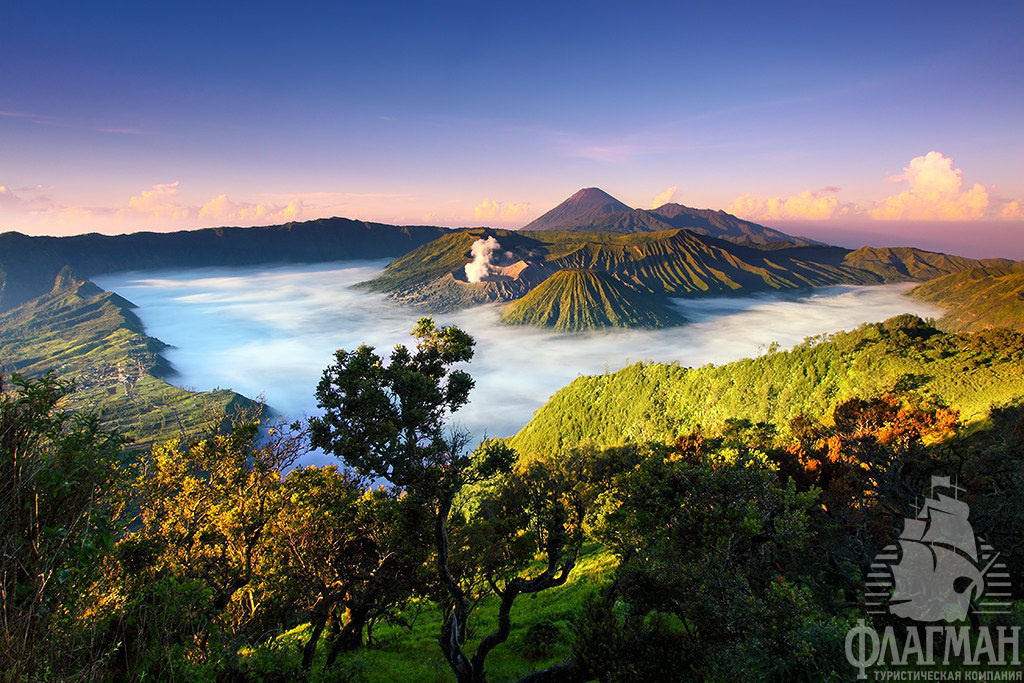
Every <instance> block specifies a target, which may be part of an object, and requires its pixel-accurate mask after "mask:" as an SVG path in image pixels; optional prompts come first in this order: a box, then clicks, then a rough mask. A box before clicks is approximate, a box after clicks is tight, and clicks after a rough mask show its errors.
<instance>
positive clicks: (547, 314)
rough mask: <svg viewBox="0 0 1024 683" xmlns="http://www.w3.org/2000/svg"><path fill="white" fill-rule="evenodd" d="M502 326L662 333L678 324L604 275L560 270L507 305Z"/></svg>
mask: <svg viewBox="0 0 1024 683" xmlns="http://www.w3.org/2000/svg"><path fill="white" fill-rule="evenodd" d="M501 320H502V322H505V323H508V324H510V325H535V326H537V327H552V328H554V329H556V330H566V331H579V330H597V329H602V328H605V327H665V326H667V325H679V324H681V323H683V322H684V319H683V316H681V315H680V314H679V313H677V312H676V311H673V310H672V309H671V308H670V307H669V306H667V305H666V304H665V302H664V300H663V299H662V298H659V297H655V296H652V295H651V294H650V293H649V292H643V291H640V290H638V289H636V288H634V287H630V286H629V285H626V284H624V283H623V282H622V281H621V280H619V279H618V278H616V277H615V276H614V275H611V274H610V273H602V272H595V271H592V270H560V271H558V272H557V273H555V274H554V275H552V276H551V277H549V278H548V279H547V280H545V281H544V282H542V283H541V284H540V285H538V286H537V287H535V288H534V289H533V290H532V291H531V292H530V293H529V294H527V295H526V296H524V297H523V298H521V299H519V300H517V301H514V302H512V303H511V304H509V305H508V306H507V307H506V308H505V310H504V311H503V313H502V316H501Z"/></svg>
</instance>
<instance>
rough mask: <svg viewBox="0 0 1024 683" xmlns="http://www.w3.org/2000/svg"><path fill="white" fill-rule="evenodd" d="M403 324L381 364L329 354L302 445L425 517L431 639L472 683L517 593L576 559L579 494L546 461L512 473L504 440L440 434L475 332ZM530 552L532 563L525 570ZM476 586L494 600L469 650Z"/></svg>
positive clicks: (461, 401) (468, 383)
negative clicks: (390, 489)
mask: <svg viewBox="0 0 1024 683" xmlns="http://www.w3.org/2000/svg"><path fill="white" fill-rule="evenodd" d="M412 334H413V336H414V337H415V338H416V346H415V348H414V349H413V350H410V349H408V348H406V347H405V346H402V345H398V346H396V347H395V349H394V350H393V351H392V352H391V355H390V358H389V359H388V362H385V360H384V359H383V358H382V357H380V356H379V355H377V354H376V353H375V352H374V349H373V348H372V347H369V346H365V345H364V346H360V347H359V348H358V349H356V350H355V351H354V352H349V351H344V350H339V351H338V352H337V353H336V354H335V362H334V363H333V364H332V365H331V366H329V367H328V368H327V369H326V370H325V371H324V373H323V377H322V379H321V381H320V383H319V385H318V387H317V392H316V396H317V402H318V405H319V406H320V407H321V408H322V409H323V410H324V415H323V416H322V417H318V418H314V419H312V420H311V421H310V432H311V434H312V443H313V445H314V446H317V447H320V448H322V449H324V450H325V451H327V452H330V453H333V454H334V455H336V456H338V457H339V458H341V459H342V460H344V461H345V462H346V463H347V464H348V465H350V466H351V467H353V468H354V469H355V470H356V471H358V472H359V473H360V474H362V475H364V476H370V477H376V478H378V479H382V480H387V481H388V482H389V483H390V484H391V485H392V486H394V487H396V488H397V489H399V490H401V491H403V492H404V493H405V495H407V496H409V497H410V499H411V500H412V501H414V504H416V505H418V506H420V507H421V509H422V510H423V511H424V512H425V513H426V514H427V515H428V516H429V518H430V519H431V520H432V523H431V525H432V527H433V529H432V534H431V545H432V548H431V550H432V551H433V572H432V573H433V579H434V581H435V584H436V586H437V594H438V596H439V598H440V600H441V603H442V606H443V613H444V620H443V625H442V629H441V634H440V637H439V644H440V648H441V651H442V653H443V655H444V657H445V660H446V661H447V662H448V664H449V666H450V667H451V669H452V671H453V673H454V674H455V676H456V678H457V679H458V680H459V681H460V682H470V681H472V682H479V681H483V680H485V679H486V667H485V664H486V658H487V656H488V654H489V653H490V652H491V651H492V650H493V649H494V648H495V647H497V646H498V645H500V644H501V643H503V642H505V640H507V638H508V636H509V632H510V628H511V611H512V606H513V604H514V603H515V600H516V599H517V598H518V597H519V596H521V595H523V594H528V593H535V592H538V591H541V590H545V589H547V588H551V587H553V586H558V585H561V584H562V583H564V582H565V580H566V579H567V578H568V576H569V572H570V571H571V570H572V568H573V567H574V566H575V562H576V557H577V554H578V552H579V547H580V544H581V542H582V532H581V530H580V529H581V526H582V519H581V518H582V511H581V501H580V500H579V499H578V497H577V496H575V495H574V492H573V491H572V485H571V483H569V482H568V481H567V480H566V479H565V478H559V477H558V476H552V475H553V474H554V471H553V470H552V469H551V468H545V467H542V466H540V465H538V466H536V467H535V468H533V469H527V470H525V471H521V472H520V473H518V475H513V464H514V462H515V460H516V454H515V452H514V451H512V450H511V449H510V448H509V447H507V446H506V445H504V444H503V443H501V442H495V441H489V442H485V443H483V444H481V446H480V447H479V448H477V449H476V450H474V451H472V452H468V451H467V449H466V446H467V445H468V436H467V435H466V434H465V433H464V432H460V431H458V430H450V431H448V432H447V433H446V424H447V418H448V417H449V416H450V415H451V414H452V413H454V412H455V411H457V410H458V409H459V408H461V407H462V406H464V405H465V404H466V403H467V402H468V400H469V392H470V390H471V389H472V387H473V380H472V378H471V377H470V376H469V375H468V374H467V373H466V372H464V371H463V370H460V369H453V367H452V366H453V365H455V364H457V363H464V362H467V361H469V360H470V359H471V358H472V356H473V345H474V342H473V339H472V337H470V336H469V335H468V334H466V333H465V332H463V331H462V330H460V329H458V328H457V327H450V326H449V327H440V328H439V327H436V326H435V324H434V322H433V321H432V320H431V319H429V318H423V319H421V320H419V321H418V322H417V324H416V326H415V327H414V329H413V332H412ZM474 488H476V489H482V490H485V491H486V494H485V495H484V496H483V498H482V500H483V501H484V502H483V503H480V502H479V499H478V501H477V503H476V504H475V505H476V507H474V504H471V503H470V501H471V498H472V497H471V496H469V495H468V492H469V491H470V490H471V489H474ZM528 501H533V504H528ZM453 535H454V536H457V537H458V540H457V541H455V540H453ZM474 539H475V540H474ZM463 541H466V542H465V543H463ZM471 541H472V542H471ZM502 548H504V550H503V552H499V549H502ZM538 552H539V553H540V555H541V569H539V570H537V571H534V573H532V574H531V573H530V572H529V565H530V561H532V560H533V559H534V558H535V557H536V556H537V553H538ZM484 592H492V593H493V594H495V595H496V596H497V597H498V599H499V600H500V608H499V617H498V624H497V626H496V627H495V628H494V630H492V631H491V632H490V633H488V634H486V635H484V636H483V638H482V639H481V640H480V641H479V643H478V644H477V646H476V648H475V650H473V651H472V652H470V651H469V650H468V646H467V640H468V639H469V634H470V628H469V620H470V617H471V612H472V606H473V605H474V604H475V602H476V601H477V600H478V599H480V597H481V596H482V594H483V593H484Z"/></svg>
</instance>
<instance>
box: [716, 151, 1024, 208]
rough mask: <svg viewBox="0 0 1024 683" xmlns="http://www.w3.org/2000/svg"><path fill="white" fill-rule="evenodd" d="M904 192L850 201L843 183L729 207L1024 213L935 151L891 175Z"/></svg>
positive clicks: (745, 197)
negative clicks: (842, 195) (967, 182)
mask: <svg viewBox="0 0 1024 683" xmlns="http://www.w3.org/2000/svg"><path fill="white" fill-rule="evenodd" d="M886 180H887V181H888V182H890V183H898V184H902V185H904V186H905V188H906V189H904V190H903V191H901V192H899V193H897V194H895V195H890V196H888V197H885V198H883V199H881V200H879V201H876V202H873V203H867V204H859V205H858V204H854V203H844V202H841V201H840V200H839V197H838V193H839V188H838V187H825V188H822V189H820V190H804V191H803V192H800V193H798V194H795V195H791V196H789V197H770V198H759V197H754V196H753V195H750V194H744V195H741V196H739V197H737V198H736V199H734V200H733V202H732V203H731V204H730V205H729V206H728V208H726V211H728V212H729V213H733V214H736V215H737V216H740V217H742V218H747V219H749V220H761V221H767V220H810V221H827V220H832V219H835V218H841V217H849V218H861V219H874V220H879V221H899V220H904V221H921V220H936V221H970V220H988V219H1000V218H1009V219H1016V218H1022V217H1024V211H1022V208H1021V203H1020V201H1017V200H1007V199H1000V198H998V197H995V196H994V195H993V193H992V191H991V190H990V189H989V188H986V187H985V186H984V185H982V184H980V183H974V184H973V185H971V186H970V187H967V188H965V187H964V173H963V170H961V169H959V168H955V167H954V166H953V159H951V158H950V157H948V156H946V155H944V154H942V153H941V152H936V151H931V152H928V153H927V154H923V155H921V156H918V157H914V158H913V159H911V160H910V163H908V164H907V166H906V167H904V169H903V172H902V173H900V174H898V175H894V176H890V177H888V178H886Z"/></svg>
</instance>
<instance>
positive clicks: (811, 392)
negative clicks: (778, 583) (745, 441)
mask: <svg viewBox="0 0 1024 683" xmlns="http://www.w3.org/2000/svg"><path fill="white" fill-rule="evenodd" d="M894 387H901V388H918V389H919V390H920V391H922V392H923V393H925V394H928V395H932V396H935V397H937V398H939V399H941V400H943V401H945V402H946V403H948V404H949V405H950V406H952V407H954V408H956V409H958V410H960V411H961V417H962V419H964V420H968V421H969V420H973V419H977V418H980V417H982V416H983V415H984V414H985V413H986V412H987V410H988V408H989V407H990V406H991V405H999V404H1002V403H1006V402H1008V401H1011V400H1013V399H1016V398H1019V397H1021V396H1024V334H1022V333H1020V332H1015V331H1010V330H999V331H986V332H980V333H975V334H967V335H958V334H949V333H945V332H940V331H939V330H937V329H935V328H933V327H931V326H929V325H927V324H925V323H923V322H922V321H921V320H919V319H918V318H915V317H913V316H909V315H907V316H898V317H896V318H893V319H891V320H889V321H886V322H884V323H874V324H868V325H864V326H862V327H860V328H858V329H856V330H854V331H852V332H844V333H840V334H837V335H834V336H832V337H829V338H826V339H817V340H809V341H808V342H805V343H804V344H802V345H800V346H798V347H796V348H794V349H792V350H790V351H783V352H775V353H769V354H767V355H764V356H761V357H759V358H754V359H745V360H740V361H737V362H734V363H729V364H728V365H724V366H710V365H708V366H704V367H701V368H686V367H682V366H680V365H674V364H673V365H664V364H642V363H638V364H636V365H632V366H629V367H627V368H624V369H622V370H620V371H618V372H615V373H612V374H606V375H597V376H589V377H580V378H578V379H576V380H575V381H573V382H572V383H571V384H569V385H568V386H566V387H565V388H563V389H562V390H560V391H559V392H558V393H556V394H555V395H554V396H553V397H552V398H551V400H550V401H548V403H547V404H546V405H544V407H542V408H541V409H540V410H538V411H537V413H536V415H534V417H533V419H532V420H531V421H530V422H529V423H528V424H527V425H526V426H525V427H523V429H522V430H521V431H520V432H519V433H518V434H517V435H516V436H515V437H513V439H512V444H513V445H514V446H515V447H516V448H518V449H520V450H521V451H522V452H524V453H539V452H544V451H545V450H548V451H550V449H552V448H555V449H566V448H571V447H573V446H576V445H579V444H584V443H593V444H598V445H615V444H620V443H625V442H636V441H643V440H646V439H656V440H666V439H671V438H673V437H675V436H676V435H678V434H680V433H684V432H687V431H689V430H691V429H693V428H695V427H696V426H697V425H701V426H703V427H705V428H711V429H714V428H717V427H719V426H721V425H722V424H723V423H724V422H725V420H727V419H729V418H739V419H748V420H752V421H767V422H772V423H774V424H785V423H787V422H788V421H789V420H790V419H791V418H793V417H795V416H797V415H799V414H801V413H804V414H808V415H814V416H821V415H828V414H831V410H832V408H833V407H834V406H835V405H836V404H838V403H839V402H841V401H843V400H844V399H847V398H850V397H854V396H871V395H875V394H878V393H880V392H883V391H886V390H888V389H892V388H894Z"/></svg>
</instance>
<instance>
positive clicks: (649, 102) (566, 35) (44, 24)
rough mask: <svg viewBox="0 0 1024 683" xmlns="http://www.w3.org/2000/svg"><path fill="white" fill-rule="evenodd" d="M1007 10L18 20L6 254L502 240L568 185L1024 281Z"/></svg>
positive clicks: (532, 11) (9, 45) (1015, 11)
mask: <svg viewBox="0 0 1024 683" xmlns="http://www.w3.org/2000/svg"><path fill="white" fill-rule="evenodd" d="M1022 25H1024V3H1022V2H1015V1H1011V2H985V1H983V0H982V1H979V2H972V3H964V2H944V1H942V0H929V1H927V2H918V1H916V0H912V1H907V2H898V3H893V2H862V3H822V2H814V3H811V2H807V3H787V2H772V3H730V2H708V3H704V2H685V3H684V2H678V0H676V1H674V2H665V3H661V2H633V3H629V4H628V5H626V4H621V5H619V6H618V7H613V6H611V5H610V4H604V3H594V2H588V3H574V2H562V3H550V2H545V3H534V2H529V1H526V2H516V3H480V2H472V3H453V2H433V3H423V2H416V3H405V2H389V3H366V2H361V3H350V2H331V3H326V2H325V3H309V2H307V3H301V2H295V3H290V4H288V5H281V4H276V6H270V4H269V3H266V4H264V3H248V4H246V5H239V4H238V3H227V2H204V3H191V2H176V3H147V2H137V1H136V2H130V3H128V2H103V3H81V2H61V3H54V2H46V1H45V0H38V1H36V2H32V3H9V4H8V6H6V7H5V8H4V11H3V15H2V20H0V230H19V231H22V232H25V233H29V234H75V233H81V232H88V231H99V232H106V233H120V232H131V231H135V230H173V229H184V228H197V227H209V226H215V225H260V224H269V223H280V222H284V221H288V220H305V219H311V218H317V217H323V216H332V215H340V216H346V217H349V218H361V219H367V220H377V221H382V222H390V223H401V224H438V225H450V226H463V225H492V226H496V227H519V226H522V225H523V224H525V223H527V222H528V221H529V220H531V219H532V218H535V217H536V216H538V215H540V214H541V213H543V212H544V211H546V210H548V209H549V208H551V207H552V206H554V205H555V204H557V203H558V202H560V201H561V200H563V199H564V198H566V197H567V196H569V195H570V194H572V193H573V192H575V191H576V190H578V189H580V188H581V187H590V186H598V187H601V188H603V189H604V190H606V191H608V192H610V193H611V194H613V195H614V196H616V197H618V198H619V199H621V200H622V201H624V202H626V203H627V204H630V205H631V206H635V207H642V208H650V207H653V206H655V205H657V204H659V203H663V202H665V201H676V202H680V203H683V204H686V205H688V206H695V207H698V208H716V209H724V210H727V211H729V212H731V213H734V214H736V215H739V216H741V217H744V218H748V219H750V220H755V221H758V222H761V223H764V224H767V225H770V226H772V227H778V228H781V229H784V230H789V231H791V232H799V233H801V234H806V235H809V236H812V237H816V238H818V239H825V240H827V241H832V242H834V243H839V244H845V245H848V246H856V245H858V244H864V243H871V244H913V245H915V246H921V247H925V248H934V249H940V250H946V251H957V252H958V253H963V254H965V255H973V256H1009V257H1013V258H1018V259H1024V124H1022V123H1021V121H1022V120H1024V115H1022V112H1024V39H1022V38H1021V33H1020V26H1022Z"/></svg>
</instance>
